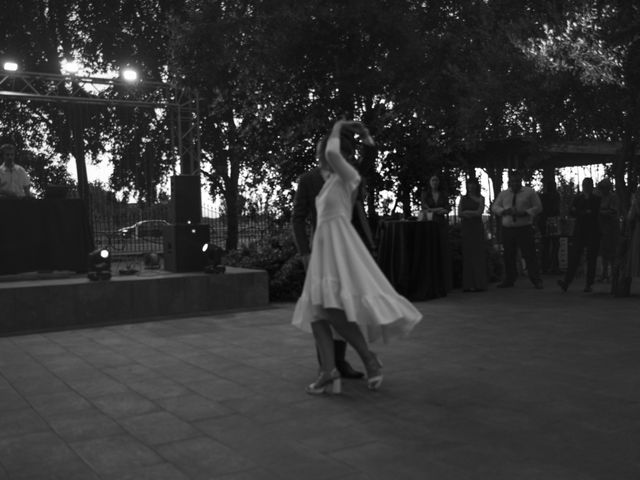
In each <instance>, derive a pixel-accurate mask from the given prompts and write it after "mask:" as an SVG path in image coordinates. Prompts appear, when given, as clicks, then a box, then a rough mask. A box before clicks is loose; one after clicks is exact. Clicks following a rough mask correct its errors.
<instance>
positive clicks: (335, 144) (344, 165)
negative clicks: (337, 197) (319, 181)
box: [326, 120, 373, 183]
mask: <svg viewBox="0 0 640 480" xmlns="http://www.w3.org/2000/svg"><path fill="white" fill-rule="evenodd" d="M343 129H347V130H349V129H350V130H352V131H355V132H357V133H359V134H360V135H361V136H363V137H364V142H365V144H368V145H373V139H372V138H371V135H369V131H368V130H367V129H366V127H365V126H364V125H363V124H362V123H360V122H350V121H346V120H338V121H337V122H336V123H335V124H334V125H333V129H332V130H331V134H330V135H329V140H328V141H327V149H326V158H327V162H329V165H331V168H332V169H333V171H334V172H336V173H337V174H338V175H339V176H340V178H342V180H343V181H344V182H346V183H350V182H352V181H354V180H356V179H358V178H359V175H358V171H357V170H356V169H355V168H354V167H353V166H352V165H351V164H350V163H349V162H347V160H346V159H345V158H344V157H343V156H342V153H341V151H340V142H341V140H340V132H341V131H342V130H343Z"/></svg>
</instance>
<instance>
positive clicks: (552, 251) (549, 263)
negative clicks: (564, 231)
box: [542, 235, 560, 273]
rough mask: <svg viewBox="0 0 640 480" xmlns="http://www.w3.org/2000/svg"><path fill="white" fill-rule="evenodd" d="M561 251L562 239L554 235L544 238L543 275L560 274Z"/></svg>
mask: <svg viewBox="0 0 640 480" xmlns="http://www.w3.org/2000/svg"><path fill="white" fill-rule="evenodd" d="M559 250H560V238H559V237H557V236H555V235H553V236H551V235H544V236H543V237H542V273H558V270H559V269H560V265H559V262H558V252H559Z"/></svg>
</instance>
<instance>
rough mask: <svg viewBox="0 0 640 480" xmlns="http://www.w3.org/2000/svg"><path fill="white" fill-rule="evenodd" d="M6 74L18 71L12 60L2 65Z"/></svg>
mask: <svg viewBox="0 0 640 480" xmlns="http://www.w3.org/2000/svg"><path fill="white" fill-rule="evenodd" d="M2 66H3V68H4V69H5V71H7V72H16V71H17V70H18V64H17V63H16V62H14V61H12V60H7V61H5V62H4V64H3V65H2Z"/></svg>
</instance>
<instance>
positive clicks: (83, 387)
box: [65, 373, 129, 398]
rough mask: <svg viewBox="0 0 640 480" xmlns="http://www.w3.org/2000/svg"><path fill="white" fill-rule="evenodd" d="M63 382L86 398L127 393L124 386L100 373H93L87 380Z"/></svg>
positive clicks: (83, 378) (82, 378)
mask: <svg viewBox="0 0 640 480" xmlns="http://www.w3.org/2000/svg"><path fill="white" fill-rule="evenodd" d="M65 381H66V382H67V384H68V385H69V386H70V387H71V388H73V389H74V390H75V391H77V392H78V393H79V394H80V395H82V396H84V397H86V398H98V397H103V396H105V395H115V394H118V393H126V392H128V391H129V389H128V388H127V387H126V385H123V384H122V383H120V382H118V381H116V380H113V379H111V378H109V377H107V376H106V375H103V374H100V373H93V375H92V376H90V377H87V378H85V377H84V376H82V377H81V379H79V380H70V379H66V380H65Z"/></svg>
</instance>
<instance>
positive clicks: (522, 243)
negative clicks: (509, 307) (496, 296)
mask: <svg viewBox="0 0 640 480" xmlns="http://www.w3.org/2000/svg"><path fill="white" fill-rule="evenodd" d="M492 210H493V213H495V214H496V215H497V216H498V217H501V220H502V245H503V247H504V268H505V277H504V280H503V281H502V283H500V284H498V288H507V287H513V285H514V284H515V281H516V278H517V276H518V270H517V269H516V259H517V252H518V248H520V251H521V252H522V257H523V258H524V261H525V262H526V263H527V272H528V274H529V279H530V280H531V283H533V285H534V286H535V287H536V288H538V289H540V288H543V285H542V278H541V277H540V265H539V264H538V257H537V255H536V247H535V241H534V234H533V219H534V217H535V216H536V215H538V214H539V213H540V212H542V202H541V201H540V197H538V194H537V193H536V192H535V191H534V190H533V189H532V188H529V187H524V186H522V176H521V175H520V174H512V175H511V176H509V188H508V189H507V190H503V191H502V192H500V194H499V195H498V198H496V200H495V201H494V202H493V206H492Z"/></svg>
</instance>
